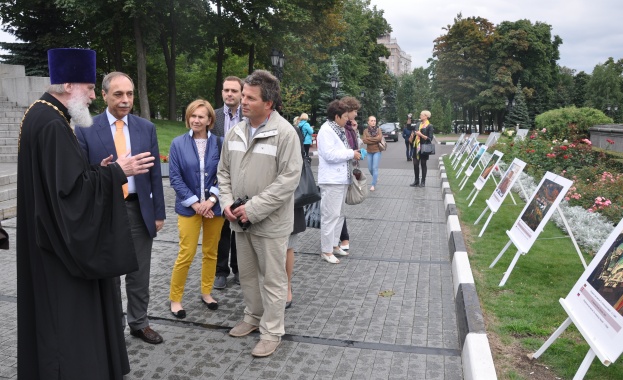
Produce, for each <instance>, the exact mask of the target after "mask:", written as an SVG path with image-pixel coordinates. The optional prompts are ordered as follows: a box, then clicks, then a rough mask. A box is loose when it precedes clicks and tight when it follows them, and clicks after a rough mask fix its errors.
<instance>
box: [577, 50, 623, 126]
mask: <svg viewBox="0 0 623 380" xmlns="http://www.w3.org/2000/svg"><path fill="white" fill-rule="evenodd" d="M622 74H623V59H620V60H618V61H616V62H615V61H614V59H612V57H610V58H608V60H607V61H606V62H604V63H603V64H599V65H597V66H595V68H594V69H593V74H592V75H591V78H590V79H589V80H588V82H587V83H586V105H587V106H589V107H593V108H597V109H599V110H601V111H603V112H604V113H606V115H608V116H609V117H613V118H615V119H617V120H619V119H618V117H615V116H618V115H617V114H615V113H614V112H613V111H614V107H615V106H616V107H617V108H621V107H622V106H623V91H622V90H623V76H622ZM608 107H610V109H608ZM615 121H616V120H615Z"/></svg>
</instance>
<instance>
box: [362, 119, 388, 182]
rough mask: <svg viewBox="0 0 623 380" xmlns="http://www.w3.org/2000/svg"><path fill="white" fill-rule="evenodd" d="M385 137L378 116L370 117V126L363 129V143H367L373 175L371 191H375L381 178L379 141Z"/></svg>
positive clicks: (369, 163)
mask: <svg viewBox="0 0 623 380" xmlns="http://www.w3.org/2000/svg"><path fill="white" fill-rule="evenodd" d="M381 139H383V132H382V131H381V130H380V129H379V127H377V126H376V117H374V116H370V117H368V128H366V129H364V130H363V143H364V144H366V151H367V152H368V170H370V174H371V175H372V186H370V191H374V190H375V189H374V186H376V182H377V181H378V179H379V164H380V163H381V155H382V153H381V149H380V147H379V143H380V142H381Z"/></svg>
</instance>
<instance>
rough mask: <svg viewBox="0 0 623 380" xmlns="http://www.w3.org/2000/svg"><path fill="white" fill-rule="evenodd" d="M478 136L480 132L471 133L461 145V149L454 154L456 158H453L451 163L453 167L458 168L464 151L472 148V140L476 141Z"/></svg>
mask: <svg viewBox="0 0 623 380" xmlns="http://www.w3.org/2000/svg"><path fill="white" fill-rule="evenodd" d="M477 137H478V133H472V134H471V135H469V138H466V140H465V143H464V144H463V145H462V146H461V149H460V150H459V151H457V154H456V156H454V158H453V159H452V162H451V164H452V168H453V169H456V166H457V165H458V163H459V162H461V160H462V159H463V155H464V153H465V152H466V151H467V150H468V149H470V148H471V146H472V142H473V141H476V138H477Z"/></svg>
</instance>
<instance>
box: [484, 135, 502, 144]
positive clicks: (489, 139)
mask: <svg viewBox="0 0 623 380" xmlns="http://www.w3.org/2000/svg"><path fill="white" fill-rule="evenodd" d="M499 138H500V133H499V132H491V133H490V134H489V137H487V142H485V145H486V146H493V144H495V143H496V142H498V139H499Z"/></svg>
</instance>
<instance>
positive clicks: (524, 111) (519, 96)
mask: <svg viewBox="0 0 623 380" xmlns="http://www.w3.org/2000/svg"><path fill="white" fill-rule="evenodd" d="M514 103H515V105H514V106H512V107H511V110H510V112H509V113H508V115H506V120H505V121H504V127H506V128H507V129H512V128H523V129H530V127H531V126H532V123H531V122H530V116H529V115H528V107H527V106H526V99H525V97H524V94H523V91H522V90H521V84H519V83H518V84H517V91H515V97H514Z"/></svg>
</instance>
